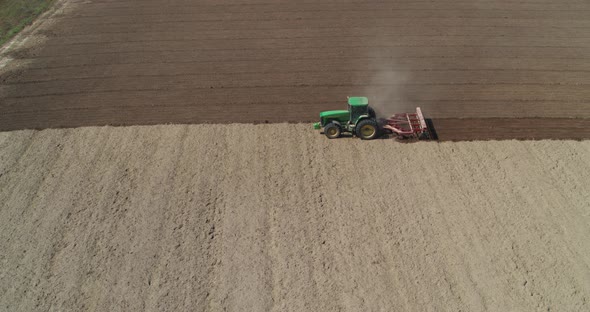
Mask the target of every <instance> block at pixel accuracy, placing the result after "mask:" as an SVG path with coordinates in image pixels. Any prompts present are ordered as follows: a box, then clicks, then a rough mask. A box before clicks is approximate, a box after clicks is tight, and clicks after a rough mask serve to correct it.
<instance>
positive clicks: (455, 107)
mask: <svg viewBox="0 0 590 312" xmlns="http://www.w3.org/2000/svg"><path fill="white" fill-rule="evenodd" d="M588 12H590V3H588V2H585V1H578V0H567V1H562V2H560V3H559V4H557V3H554V2H551V1H534V2H518V3H514V2H510V1H504V0H495V1H486V2H481V1H479V2H476V3H473V2H471V1H450V0H445V1H443V0H437V1H405V0H404V1H394V2H388V1H365V2H356V1H309V2H297V3H293V2H292V1H272V2H254V1H233V2H227V1H226V2H224V3H219V1H212V0H205V1H198V2H195V1H188V0H173V1H166V3H165V4H163V3H162V2H161V1H155V0H148V1H137V0H122V1H99V0H92V1H76V0H62V1H60V2H59V6H58V9H57V10H56V11H55V12H53V13H54V14H50V15H48V16H47V17H46V23H44V24H43V25H41V26H40V27H38V28H36V29H34V30H32V31H31V33H30V34H29V35H30V37H32V38H33V40H29V41H28V42H27V43H25V44H16V45H14V46H12V47H11V48H10V49H8V50H7V51H5V53H4V54H3V57H4V59H7V58H12V59H14V60H13V61H11V62H7V64H8V65H6V66H5V68H4V69H3V70H0V71H2V72H1V73H0V112H1V113H0V129H2V130H14V129H25V128H54V127H77V126H87V125H107V124H108V125H131V124H161V123H233V122H242V123H251V122H254V123H260V122H285V121H287V122H311V121H316V120H317V118H318V117H317V115H318V112H319V111H322V110H326V109H340V108H344V107H345V103H346V96H349V95H367V96H369V97H370V98H371V101H372V103H373V105H374V106H375V107H376V108H377V109H378V110H379V111H380V112H381V113H382V115H383V116H385V115H387V114H391V113H394V112H404V111H411V110H413V109H414V107H416V106H420V107H422V109H423V111H424V112H425V114H426V115H427V117H429V118H432V119H433V120H434V121H435V123H437V120H439V119H444V120H446V119H454V118H469V119H470V122H469V123H468V124H465V123H459V124H457V123H454V122H453V123H448V121H441V122H438V124H439V125H438V127H437V128H438V129H437V130H439V132H440V133H441V139H445V136H444V135H442V134H443V133H450V132H451V131H452V134H450V135H449V137H447V138H448V139H453V140H454V139H470V138H473V137H474V132H473V129H479V128H486V127H487V126H488V124H489V122H490V120H481V123H479V120H480V119H482V118H498V119H502V120H500V123H501V124H506V125H509V126H507V127H498V128H497V129H496V131H493V132H488V131H479V132H477V133H479V134H478V135H477V136H476V138H478V139H489V138H496V139H498V138H512V136H511V135H512V133H514V132H515V131H514V129H513V127H514V125H518V126H521V127H522V128H520V129H518V131H516V132H518V133H527V135H526V137H530V136H531V135H532V136H535V137H537V138H563V137H566V138H580V137H583V138H590V135H589V134H588V131H584V129H587V128H589V127H588V125H589V123H590V121H588V118H590V91H589V90H590V88H588V78H589V77H590V76H589V72H590V65H589V64H590V62H588V60H589V58H588V55H590V37H589V36H588V33H589V30H590V21H589V20H588ZM5 63H6V62H5ZM511 118H535V119H534V121H533V122H525V121H523V120H520V121H514V120H512V119H511ZM537 118H539V119H537ZM551 118H563V119H569V118H576V120H575V121H573V122H572V123H571V124H572V125H574V126H572V127H571V128H569V127H567V126H566V127H565V128H561V127H560V128H559V129H560V130H559V131H546V129H547V128H551V127H553V125H555V124H561V125H563V124H568V122H560V121H553V120H547V119H551ZM584 118H586V119H584ZM579 123H581V124H582V126H579V127H578V126H575V125H576V124H579ZM447 124H449V126H448V127H447V126H446V125H447ZM451 129H452V130H451ZM580 129H582V131H580ZM528 133H530V135H528Z"/></svg>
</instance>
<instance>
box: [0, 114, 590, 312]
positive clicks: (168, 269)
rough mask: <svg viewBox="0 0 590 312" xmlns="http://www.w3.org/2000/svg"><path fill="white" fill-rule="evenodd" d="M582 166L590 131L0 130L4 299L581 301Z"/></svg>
mask: <svg viewBox="0 0 590 312" xmlns="http://www.w3.org/2000/svg"><path fill="white" fill-rule="evenodd" d="M277 133H283V134H285V133H297V135H284V136H282V138H281V139H280V140H277V139H276V137H277V135H276V134H277ZM343 155H348V157H342V156H343ZM589 180H590V142H589V141H584V142H575V141H528V142H521V141H499V142H456V143H455V142H453V143H451V142H445V143H418V144H402V143H396V142H394V141H392V140H376V141H371V142H361V141H360V140H355V139H340V140H332V141H328V140H326V139H325V138H324V137H323V136H321V135H319V134H317V133H315V132H313V131H310V130H309V128H308V127H307V126H305V125H289V124H277V125H193V126H151V127H121V128H81V129H72V130H45V131H41V132H34V131H14V132H4V133H0V263H1V265H0V310H6V311H48V310H51V311H61V310H64V311H83V310H99V311H154V310H158V311H163V310H168V311H179V310H184V311H189V310H190V311H222V310H224V311H225V310H228V311H271V310H272V311H378V310H381V311H459V310H460V311H587V310H589V309H590V306H589V299H590V243H589V242H588V237H590V226H589V225H590V204H589V202H590V196H589V195H590V184H588V181H589Z"/></svg>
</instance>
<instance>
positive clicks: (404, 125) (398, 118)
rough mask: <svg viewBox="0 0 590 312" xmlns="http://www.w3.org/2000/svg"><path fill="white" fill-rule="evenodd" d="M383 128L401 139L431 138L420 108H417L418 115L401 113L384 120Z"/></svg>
mask: <svg viewBox="0 0 590 312" xmlns="http://www.w3.org/2000/svg"><path fill="white" fill-rule="evenodd" d="M382 128H383V130H384V131H391V133H392V134H395V135H397V137H398V138H399V139H411V138H416V139H420V140H428V139H430V138H431V136H430V132H429V131H428V126H427V125H426V120H425V119H424V115H422V110H420V107H417V108H416V113H399V114H395V115H393V116H391V117H389V118H387V119H384V120H383V125H382Z"/></svg>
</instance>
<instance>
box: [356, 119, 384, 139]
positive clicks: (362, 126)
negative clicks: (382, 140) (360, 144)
mask: <svg viewBox="0 0 590 312" xmlns="http://www.w3.org/2000/svg"><path fill="white" fill-rule="evenodd" d="M355 133H356V136H357V137H359V138H361V140H372V139H376V138H377V137H379V134H380V131H379V124H377V122H376V121H375V120H373V119H363V120H361V121H359V123H358V124H356V127H355Z"/></svg>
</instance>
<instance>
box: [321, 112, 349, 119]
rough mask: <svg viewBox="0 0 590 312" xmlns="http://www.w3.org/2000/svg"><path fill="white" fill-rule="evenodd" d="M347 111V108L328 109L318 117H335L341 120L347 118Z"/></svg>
mask: <svg viewBox="0 0 590 312" xmlns="http://www.w3.org/2000/svg"><path fill="white" fill-rule="evenodd" d="M349 114H350V113H349V112H348V111H347V110H330V111H324V112H321V113H320V119H322V120H323V119H324V118H330V119H337V120H341V119H345V120H348V117H349Z"/></svg>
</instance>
